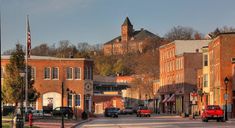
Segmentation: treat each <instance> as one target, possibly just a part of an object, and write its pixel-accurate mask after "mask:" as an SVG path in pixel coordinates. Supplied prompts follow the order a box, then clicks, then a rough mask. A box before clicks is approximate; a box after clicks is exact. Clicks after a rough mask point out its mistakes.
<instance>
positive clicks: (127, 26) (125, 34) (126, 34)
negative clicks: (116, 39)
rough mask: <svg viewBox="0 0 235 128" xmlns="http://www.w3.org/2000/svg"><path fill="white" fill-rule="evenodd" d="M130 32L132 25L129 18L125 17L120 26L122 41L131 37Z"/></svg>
mask: <svg viewBox="0 0 235 128" xmlns="http://www.w3.org/2000/svg"><path fill="white" fill-rule="evenodd" d="M132 33H133V25H132V24H131V22H130V20H129V18H128V17H126V19H125V21H124V23H123V24H122V27H121V36H122V41H123V42H127V41H128V40H129V39H130V38H131V36H132Z"/></svg>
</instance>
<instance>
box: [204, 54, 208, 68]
mask: <svg viewBox="0 0 235 128" xmlns="http://www.w3.org/2000/svg"><path fill="white" fill-rule="evenodd" d="M203 59H204V60H203V62H204V64H203V65H204V66H208V55H204V58H203Z"/></svg>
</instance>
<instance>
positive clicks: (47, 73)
mask: <svg viewBox="0 0 235 128" xmlns="http://www.w3.org/2000/svg"><path fill="white" fill-rule="evenodd" d="M44 79H50V68H49V67H46V68H44Z"/></svg>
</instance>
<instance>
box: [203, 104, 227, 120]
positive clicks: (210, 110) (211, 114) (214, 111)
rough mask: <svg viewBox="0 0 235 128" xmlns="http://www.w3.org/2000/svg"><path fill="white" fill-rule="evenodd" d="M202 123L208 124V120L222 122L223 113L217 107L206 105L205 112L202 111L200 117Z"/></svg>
mask: <svg viewBox="0 0 235 128" xmlns="http://www.w3.org/2000/svg"><path fill="white" fill-rule="evenodd" d="M201 118H202V121H203V122H208V120H217V122H219V121H222V122H223V121H224V111H223V110H222V109H221V108H220V106H219V105H208V106H207V107H206V109H205V110H203V112H202V115H201Z"/></svg>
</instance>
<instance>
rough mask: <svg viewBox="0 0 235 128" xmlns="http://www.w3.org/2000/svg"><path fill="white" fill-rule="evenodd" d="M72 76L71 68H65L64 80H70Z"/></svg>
mask: <svg viewBox="0 0 235 128" xmlns="http://www.w3.org/2000/svg"><path fill="white" fill-rule="evenodd" d="M72 74H73V68H71V67H68V68H66V78H67V79H72V78H73V76H72Z"/></svg>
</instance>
